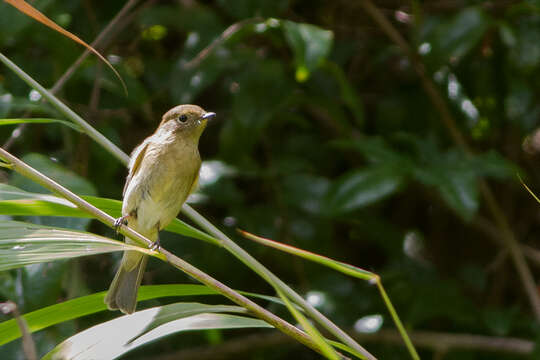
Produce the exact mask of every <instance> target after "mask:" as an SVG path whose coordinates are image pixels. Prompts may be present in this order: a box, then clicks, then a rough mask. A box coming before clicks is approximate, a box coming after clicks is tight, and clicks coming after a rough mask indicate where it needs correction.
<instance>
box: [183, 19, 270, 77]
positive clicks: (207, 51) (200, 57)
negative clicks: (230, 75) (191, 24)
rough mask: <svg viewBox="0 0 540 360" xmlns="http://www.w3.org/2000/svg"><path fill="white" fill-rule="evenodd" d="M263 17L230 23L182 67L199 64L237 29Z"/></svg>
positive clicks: (191, 67)
mask: <svg viewBox="0 0 540 360" xmlns="http://www.w3.org/2000/svg"><path fill="white" fill-rule="evenodd" d="M262 20H263V19H262V18H260V17H254V18H250V19H245V20H242V21H239V22H237V23H234V24H232V25H231V26H229V27H228V28H226V29H225V31H223V32H222V33H221V35H219V37H217V38H216V39H214V41H212V42H211V43H210V45H208V46H207V47H205V48H204V49H202V50H201V51H200V52H199V53H198V54H197V56H195V57H194V58H193V59H192V60H190V61H188V62H187V63H185V64H184V69H186V70H189V69H193V68H195V67H197V66H199V65H200V64H201V62H202V61H203V60H204V59H206V57H207V56H208V55H210V53H211V52H212V51H213V50H214V49H215V48H216V47H218V46H219V45H221V44H223V43H224V42H225V41H227V40H228V39H229V38H230V37H231V36H233V35H234V34H236V33H237V32H238V31H240V30H241V29H243V28H244V27H245V26H247V25H251V24H254V23H256V22H260V21H262Z"/></svg>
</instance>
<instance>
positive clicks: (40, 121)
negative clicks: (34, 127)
mask: <svg viewBox="0 0 540 360" xmlns="http://www.w3.org/2000/svg"><path fill="white" fill-rule="evenodd" d="M54 123H57V124H62V125H65V126H67V127H70V128H72V129H73V130H76V131H78V132H82V131H83V129H82V128H81V127H80V126H79V125H77V124H75V123H72V122H69V121H66V120H59V119H49V118H27V119H21V118H19V119H0V125H17V124H54Z"/></svg>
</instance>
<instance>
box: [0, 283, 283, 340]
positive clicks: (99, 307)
mask: <svg viewBox="0 0 540 360" xmlns="http://www.w3.org/2000/svg"><path fill="white" fill-rule="evenodd" d="M239 292H240V293H241V294H243V295H246V296H249V297H253V298H257V299H262V300H266V301H269V302H273V303H276V304H282V301H281V300H280V299H279V298H277V297H274V296H268V295H261V294H254V293H250V292H245V291H239ZM105 294H106V292H105V291H102V292H98V293H95V294H91V295H86V296H81V297H78V298H75V299H71V300H67V301H64V302H61V303H58V304H54V305H51V306H47V307H44V308H41V309H39V310H36V311H32V312H30V313H27V314H24V319H25V320H26V322H27V323H28V329H29V331H30V332H35V331H39V330H42V329H45V328H47V327H49V326H52V325H56V324H59V323H62V322H64V321H68V320H72V319H76V318H80V317H83V316H86V315H90V314H94V313H96V312H99V311H104V310H107V306H106V305H105V303H104V302H103V298H104V297H105ZM199 295H220V294H219V293H218V292H217V291H215V290H212V289H210V288H208V287H206V286H204V285H197V284H167V285H143V286H141V287H140V288H139V293H138V297H137V299H138V301H144V300H150V299H157V298H163V297H171V296H199ZM20 336H21V332H20V330H19V326H18V325H17V323H16V321H15V320H14V319H12V320H7V321H4V322H2V323H0V346H1V345H3V344H5V343H8V342H10V341H12V340H15V339H17V338H19V337H20Z"/></svg>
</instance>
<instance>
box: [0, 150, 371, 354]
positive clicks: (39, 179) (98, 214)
mask: <svg viewBox="0 0 540 360" xmlns="http://www.w3.org/2000/svg"><path fill="white" fill-rule="evenodd" d="M0 158H2V159H3V160H4V161H5V164H4V165H6V166H7V167H9V168H10V169H11V170H13V171H16V172H17V173H19V174H21V175H22V176H24V177H27V178H29V179H31V180H33V181H35V182H36V183H38V184H40V185H42V186H43V187H45V188H46V189H48V190H50V191H51V192H53V193H56V194H58V195H60V196H62V197H64V198H66V199H67V200H69V201H71V202H72V203H73V204H75V205H76V206H77V207H79V208H80V209H81V210H83V211H86V212H88V213H89V214H91V215H92V216H93V217H95V218H96V219H98V220H99V221H101V222H102V223H104V224H105V225H107V226H109V227H111V228H115V219H114V218H113V217H112V216H110V215H108V214H107V213H105V212H103V211H101V210H100V209H98V208H96V207H94V206H93V205H91V204H90V203H88V202H86V201H85V200H83V199H82V198H81V197H79V196H77V195H76V194H74V193H72V192H71V191H69V190H68V189H66V188H65V187H63V186H62V185H60V184H58V183H57V182H55V181H54V180H52V179H50V178H48V177H47V176H45V175H43V174H42V173H40V172H39V171H37V170H35V169H34V168H32V167H30V166H29V165H27V164H26V163H24V162H23V161H21V160H19V159H18V158H17V157H15V156H13V155H11V154H10V153H9V152H7V151H5V150H4V149H2V148H0ZM117 230H118V232H120V233H121V234H122V235H125V236H128V237H129V238H131V239H133V240H135V241H136V242H137V243H138V244H139V245H141V246H151V245H152V241H151V240H148V239H147V238H146V237H144V236H142V235H141V234H139V233H137V232H136V231H134V230H132V229H131V228H129V227H127V226H125V225H121V226H120V228H118V229H117ZM153 256H155V257H157V258H159V259H161V260H163V261H166V262H168V263H169V264H171V265H173V266H174V267H176V268H177V269H179V270H181V271H183V272H184V273H186V274H188V275H190V276H191V277H193V278H195V279H197V280H198V281H200V282H201V283H203V284H205V285H206V286H208V287H209V288H211V289H214V290H216V291H217V292H219V293H220V294H222V295H223V296H225V297H227V298H228V299H230V300H231V301H233V302H234V303H236V304H238V305H240V306H243V307H244V308H246V309H248V310H249V311H251V312H252V313H253V314H255V315H256V316H257V317H258V318H260V319H262V320H264V321H266V322H267V323H269V324H271V325H272V326H274V327H275V328H276V329H279V330H280V331H282V332H283V333H285V334H287V335H289V336H291V337H293V338H294V339H296V340H297V341H298V342H300V343H302V344H304V345H306V346H307V347H309V348H311V349H313V350H315V351H316V352H318V353H321V349H320V348H319V346H318V345H317V344H316V343H315V342H314V341H313V340H312V339H311V337H309V336H308V335H307V334H306V333H304V332H303V331H301V330H299V329H298V328H296V327H295V326H293V325H291V324H289V323H288V322H286V321H285V320H283V319H281V318H280V317H278V316H276V315H274V314H273V313H271V312H269V311H268V310H266V309H264V308H263V307H261V306H260V305H258V304H257V303H255V302H253V301H252V300H250V299H248V298H246V297H245V296H243V295H241V294H239V293H237V292H236V291H234V290H233V289H231V288H230V287H228V286H227V285H225V284H223V283H222V282H220V281H218V280H216V279H214V278H213V277H211V276H210V275H208V274H206V273H205V272H203V271H201V270H199V269H198V268H196V267H195V266H193V265H191V264H189V263H188V262H186V261H184V260H182V259H180V258H179V257H177V256H176V255H174V254H172V253H170V252H169V251H167V250H165V249H163V248H160V249H159V251H156V252H155V253H154V254H153ZM367 355H369V356H370V357H368V356H367ZM366 357H367V358H369V359H375V358H374V357H373V356H372V355H370V354H369V353H367V354H366Z"/></svg>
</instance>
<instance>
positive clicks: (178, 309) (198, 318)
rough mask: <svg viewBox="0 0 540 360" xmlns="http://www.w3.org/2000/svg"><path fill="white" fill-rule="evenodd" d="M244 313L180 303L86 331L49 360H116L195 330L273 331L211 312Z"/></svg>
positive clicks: (248, 320) (259, 323) (247, 320)
mask: <svg viewBox="0 0 540 360" xmlns="http://www.w3.org/2000/svg"><path fill="white" fill-rule="evenodd" d="M224 310H225V311H227V312H239V311H244V310H243V309H242V308H239V307H236V306H226V305H205V304H197V303H176V304H170V305H165V306H160V307H155V308H151V309H147V310H142V311H138V312H136V313H134V314H131V315H124V316H121V317H119V318H116V319H114V320H111V321H107V322H105V323H102V324H99V325H96V326H93V327H91V328H89V329H87V330H85V331H82V332H80V333H78V334H76V335H74V336H72V337H70V338H68V339H67V340H65V341H64V342H62V343H61V344H59V345H58V346H56V347H55V348H54V349H53V350H51V351H50V352H49V353H48V354H47V355H45V356H44V357H43V359H44V360H48V359H72V360H76V359H115V358H117V357H119V356H121V355H123V354H125V353H127V352H128V351H131V350H133V349H135V348H137V347H139V346H141V345H144V344H146V343H148V342H150V341H155V340H157V339H160V338H162V337H165V336H167V335H170V334H173V333H177V332H181V331H193V330H208V329H242V328H270V327H272V326H271V325H269V324H267V323H266V322H264V321H262V320H259V319H253V318H248V317H242V316H237V315H228V314H220V313H217V314H216V313H211V312H222V311H224Z"/></svg>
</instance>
